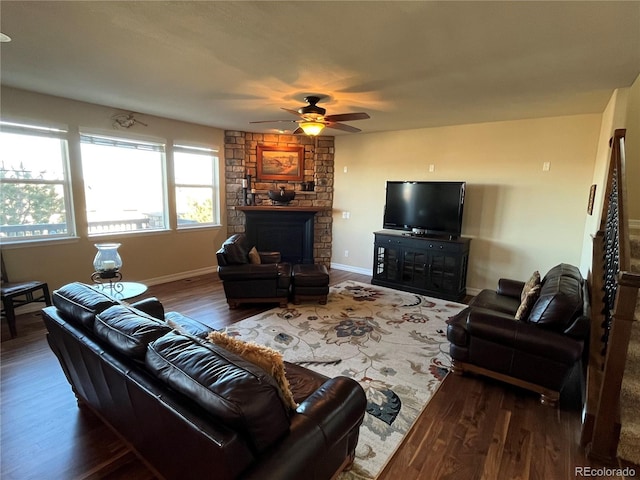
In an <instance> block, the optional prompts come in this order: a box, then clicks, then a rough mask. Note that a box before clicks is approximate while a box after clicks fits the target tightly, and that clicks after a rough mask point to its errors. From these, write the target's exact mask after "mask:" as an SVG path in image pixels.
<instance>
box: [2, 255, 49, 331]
mask: <svg viewBox="0 0 640 480" xmlns="http://www.w3.org/2000/svg"><path fill="white" fill-rule="evenodd" d="M0 259H1V261H2V284H1V285H0V292H1V294H2V316H6V317H7V323H8V324H9V332H10V333H11V338H15V337H16V335H17V332H16V313H15V309H16V307H20V306H22V305H26V304H28V303H32V302H44V303H45V304H46V305H51V295H50V294H49V285H47V284H46V283H45V282H39V281H26V282H16V283H11V282H9V278H8V276H7V269H6V268H5V266H4V258H2V257H1V256H0ZM39 291H42V293H40V294H38V295H35V293H36V292H39Z"/></svg>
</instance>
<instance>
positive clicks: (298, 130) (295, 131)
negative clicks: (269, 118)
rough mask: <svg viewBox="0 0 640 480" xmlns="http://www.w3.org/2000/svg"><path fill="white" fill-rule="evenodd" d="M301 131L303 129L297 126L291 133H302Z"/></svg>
mask: <svg viewBox="0 0 640 480" xmlns="http://www.w3.org/2000/svg"><path fill="white" fill-rule="evenodd" d="M303 133H304V130H302V128H300V127H298V128H296V129H295V130H294V131H293V133H292V135H302V134H303Z"/></svg>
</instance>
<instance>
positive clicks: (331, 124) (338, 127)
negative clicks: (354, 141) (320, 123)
mask: <svg viewBox="0 0 640 480" xmlns="http://www.w3.org/2000/svg"><path fill="white" fill-rule="evenodd" d="M326 127H327V128H333V129H335V130H343V131H345V132H349V133H358V132H361V131H362V130H360V129H359V128H356V127H352V126H351V125H346V124H344V123H335V122H327V124H326Z"/></svg>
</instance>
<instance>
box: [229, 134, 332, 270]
mask: <svg viewBox="0 0 640 480" xmlns="http://www.w3.org/2000/svg"><path fill="white" fill-rule="evenodd" d="M258 145H268V146H278V147H285V146H286V147H289V146H300V145H303V146H304V178H303V180H302V181H303V182H310V181H313V182H315V189H314V191H311V192H305V191H302V187H301V182H295V183H294V182H286V181H284V182H283V181H272V180H269V181H261V180H260V179H259V178H256V168H257V146H258ZM334 149H335V147H334V137H328V136H319V137H308V136H306V135H278V134H267V133H251V132H240V131H234V130H227V131H225V139H224V157H225V191H226V198H225V200H226V210H227V233H228V235H233V234H234V233H245V232H246V223H245V222H246V218H245V214H244V212H242V211H240V210H237V209H236V207H240V206H242V205H243V198H242V179H244V178H246V175H251V184H252V185H251V186H252V188H255V189H256V202H255V203H256V205H257V206H261V205H264V206H271V200H270V199H269V197H268V195H267V192H268V191H269V190H277V189H278V187H279V186H280V185H285V187H286V189H287V190H295V192H296V198H295V199H294V200H293V201H292V202H291V203H290V204H289V205H290V206H291V207H312V208H318V209H319V210H320V211H318V212H317V213H316V214H315V217H314V228H313V259H314V262H315V263H318V264H322V265H325V266H327V267H329V266H330V264H331V240H332V222H333V218H332V206H333V181H334Z"/></svg>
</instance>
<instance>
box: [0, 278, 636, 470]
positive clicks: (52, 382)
mask: <svg viewBox="0 0 640 480" xmlns="http://www.w3.org/2000/svg"><path fill="white" fill-rule="evenodd" d="M344 280H357V281H362V282H366V283H369V281H370V277H367V276H364V275H358V274H353V273H348V272H344V271H339V270H332V271H331V283H332V284H336V283H339V282H341V281H344ZM145 296H156V297H158V298H159V299H160V300H161V301H162V302H163V304H164V305H165V308H166V309H167V310H176V311H180V312H182V313H184V314H186V315H188V316H191V317H193V318H197V319H198V320H200V321H202V322H204V323H207V324H208V325H210V326H211V327H214V328H219V327H223V326H226V325H229V324H232V323H234V322H237V321H239V320H242V319H244V318H247V317H250V316H252V315H255V314H257V313H260V312H262V311H265V310H267V309H269V308H272V307H273V305H258V306H243V307H240V308H238V309H236V310H229V309H228V308H227V304H226V301H225V298H224V293H223V291H222V285H221V283H220V281H219V280H218V278H217V275H216V274H212V275H204V276H201V277H197V278H192V279H188V280H181V281H177V282H171V283H167V284H163V285H157V286H153V287H150V288H149V291H148V292H147V294H146V295H145ZM17 328H18V337H17V338H15V339H10V337H9V335H8V328H7V326H6V324H5V322H3V324H2V344H1V350H2V352H1V366H0V373H1V383H0V387H1V392H0V402H1V418H0V421H1V437H0V442H1V451H0V455H1V456H0V463H1V471H0V477H1V478H2V479H3V480H9V479H19V480H24V479H32V478H33V479H36V478H37V479H56V480H64V479H114V480H115V479H127V480H138V479H139V480H144V479H152V478H154V477H153V475H152V474H151V473H150V472H149V470H148V469H147V468H146V467H145V465H144V464H143V462H141V461H140V460H139V459H138V458H137V457H136V456H135V454H133V452H132V451H131V449H130V448H129V447H128V446H127V445H126V444H125V443H124V442H123V441H121V440H120V439H119V438H118V437H117V436H116V435H115V434H114V433H113V432H112V431H111V430H110V429H109V428H108V427H106V426H105V425H104V424H103V423H102V422H101V421H99V420H98V419H97V418H96V417H95V416H94V415H92V414H91V413H90V412H87V411H85V410H82V409H79V408H78V406H77V404H76V401H75V397H74V395H73V394H72V392H71V389H70V387H69V385H68V383H67V381H66V379H65V377H64V375H63V373H62V370H61V368H60V366H59V364H58V362H57V360H56V358H55V357H54V355H53V353H52V352H51V351H50V350H49V347H48V345H47V342H46V339H45V329H44V326H43V324H42V321H41V318H40V316H39V314H24V315H21V316H19V317H18V321H17ZM579 433H580V412H579V411H578V410H577V409H576V408H570V407H567V406H563V407H561V408H560V409H552V408H548V407H543V406H542V405H540V404H539V403H538V399H537V396H536V395H534V394H532V393H529V392H526V391H523V390H519V389H517V388H514V387H510V386H506V385H503V384H500V383H498V382H495V381H491V380H489V379H484V378H473V377H458V376H455V375H448V376H447V377H446V379H445V380H444V382H443V384H442V386H441V387H440V389H439V390H438V392H437V393H436V394H435V396H434V397H433V399H432V400H431V402H430V403H429V404H428V405H427V407H426V409H425V411H424V412H423V413H422V415H421V416H420V418H419V420H418V422H417V423H416V425H415V426H414V428H413V429H412V431H411V432H410V433H409V435H408V436H407V437H406V438H405V441H404V442H403V444H402V446H401V447H400V449H399V450H398V451H397V452H396V454H395V455H394V457H393V459H392V460H391V461H390V463H389V464H388V465H387V467H386V468H385V470H384V472H383V473H382V474H381V476H380V477H379V478H380V479H381V480H397V479H402V480H412V479H448V478H451V479H457V480H468V479H487V480H493V479H522V480H527V479H532V480H533V479H545V480H546V479H572V478H577V477H578V476H579V475H576V472H575V467H586V466H589V467H592V468H598V467H602V465H599V464H597V463H594V462H591V461H588V460H587V459H586V458H585V456H584V453H583V452H582V451H581V449H580V448H579V445H578V439H579ZM167 441H171V439H167ZM213 468H214V469H213V470H212V471H213V472H215V467H213ZM639 474H640V472H639ZM186 476H187V471H185V477H186ZM212 478H215V475H214V474H212ZM596 478H605V479H608V478H623V477H615V476H601V477H596Z"/></svg>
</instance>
